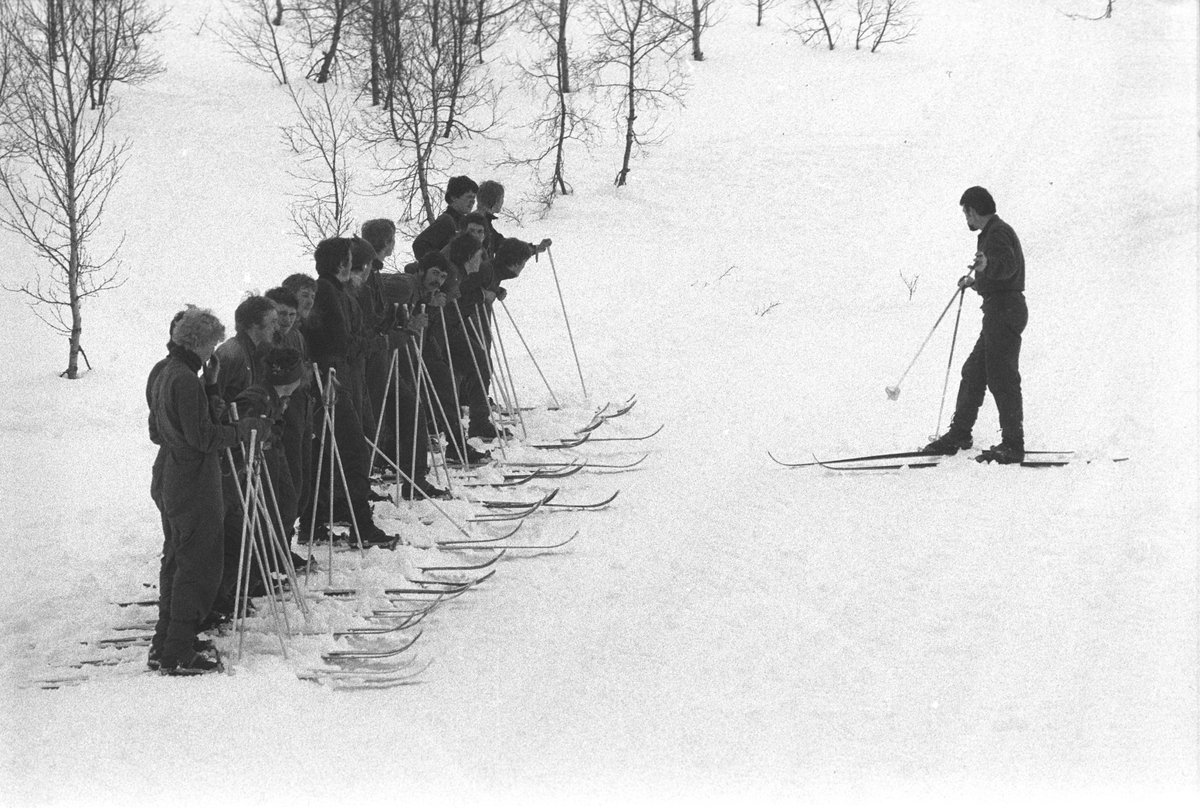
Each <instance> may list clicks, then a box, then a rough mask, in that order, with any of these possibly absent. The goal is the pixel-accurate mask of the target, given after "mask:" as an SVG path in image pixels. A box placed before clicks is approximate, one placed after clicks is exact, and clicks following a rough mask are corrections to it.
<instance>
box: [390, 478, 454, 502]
mask: <svg viewBox="0 0 1200 808" xmlns="http://www.w3.org/2000/svg"><path fill="white" fill-rule="evenodd" d="M400 496H401V497H403V498H404V499H408V500H414V499H450V492H449V491H447V490H446V489H444V488H438V487H437V486H436V485H434V484H433V483H431V482H429V481H428V480H422V479H420V478H418V480H417V484H416V486H415V487H414V486H411V485H409V484H408V483H405V484H404V485H402V486H401V487H400Z"/></svg>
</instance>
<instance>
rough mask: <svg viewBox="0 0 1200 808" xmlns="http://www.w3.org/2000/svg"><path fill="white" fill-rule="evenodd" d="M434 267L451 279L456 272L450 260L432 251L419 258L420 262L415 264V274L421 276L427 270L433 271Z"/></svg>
mask: <svg viewBox="0 0 1200 808" xmlns="http://www.w3.org/2000/svg"><path fill="white" fill-rule="evenodd" d="M468 257H470V256H468ZM434 267H437V268H438V269H440V270H441V271H442V272H445V273H446V274H447V275H449V276H450V277H451V278H453V277H454V274H455V271H456V270H455V269H454V264H451V263H450V259H449V258H447V257H446V256H444V255H442V254H441V253H440V252H438V251H437V250H434V251H433V252H427V253H425V254H424V255H423V256H421V260H420V261H418V262H417V273H418V274H422V275H423V274H425V272H426V271H427V270H430V269H433V268H434Z"/></svg>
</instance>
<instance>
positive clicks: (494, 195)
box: [475, 180, 504, 208]
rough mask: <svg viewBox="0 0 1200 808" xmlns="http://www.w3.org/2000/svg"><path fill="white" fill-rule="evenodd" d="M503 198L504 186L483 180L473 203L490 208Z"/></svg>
mask: <svg viewBox="0 0 1200 808" xmlns="http://www.w3.org/2000/svg"><path fill="white" fill-rule="evenodd" d="M503 198H504V186H503V185H501V184H500V183H498V182H496V181H495V180H484V181H483V182H481V183H480V184H479V192H478V193H477V194H476V195H475V201H476V202H478V203H479V204H480V205H484V206H486V207H489V208H490V207H491V206H492V205H494V204H496V203H497V202H499V201H500V200H501V199H503Z"/></svg>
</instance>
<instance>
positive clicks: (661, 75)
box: [591, 0, 688, 187]
mask: <svg viewBox="0 0 1200 808" xmlns="http://www.w3.org/2000/svg"><path fill="white" fill-rule="evenodd" d="M591 15H592V19H593V22H594V23H595V28H596V30H597V31H598V33H597V34H596V36H595V40H596V51H595V55H594V57H593V59H594V64H595V66H596V70H597V74H598V77H599V78H598V80H597V83H596V86H597V87H598V88H600V89H603V90H607V91H608V92H609V93H610V94H611V95H612V96H613V97H615V98H616V99H617V102H618V104H617V118H618V121H619V122H620V123H621V125H622V127H623V129H624V135H625V137H624V141H625V150H624V156H623V158H622V161H621V169H620V170H619V171H618V172H617V176H616V178H615V179H614V180H613V183H614V184H615V185H616V186H617V187H620V186H622V185H625V183H626V181H627V180H628V178H629V170H630V169H629V163H630V160H631V159H632V157H633V154H634V148H635V147H638V148H641V147H643V146H645V145H647V144H649V143H650V142H652V141H653V139H654V135H653V134H652V133H653V129H654V126H653V123H654V122H653V113H654V112H655V111H656V110H659V109H662V108H663V107H664V106H665V105H667V104H671V103H680V102H681V98H682V91H683V84H684V82H683V76H682V74H681V72H680V69H679V63H678V58H677V57H678V55H679V52H680V51H681V50H682V49H683V48H685V47H687V44H688V36H687V34H688V30H687V28H685V27H683V26H681V25H680V24H679V23H678V22H677V21H676V20H674V19H672V18H671V17H669V16H667V15H665V14H662V13H660V12H659V11H657V10H656V9H655V7H654V5H653V4H652V3H651V1H650V0H596V2H595V3H594V4H593V5H592V7H591ZM643 113H645V114H647V115H649V116H650V118H651V120H650V121H648V122H643V124H642V125H638V123H637V122H638V118H639V116H640V115H642V114H643Z"/></svg>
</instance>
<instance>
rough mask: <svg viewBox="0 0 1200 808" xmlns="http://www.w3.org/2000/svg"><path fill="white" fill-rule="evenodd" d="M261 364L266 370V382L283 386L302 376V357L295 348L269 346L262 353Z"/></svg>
mask: <svg viewBox="0 0 1200 808" xmlns="http://www.w3.org/2000/svg"><path fill="white" fill-rule="evenodd" d="M262 364H263V367H264V368H266V371H267V373H266V376H267V384H274V385H278V386H279V387H285V386H287V385H289V384H291V383H292V382H297V381H300V380H301V379H303V378H304V372H305V367H304V357H303V356H302V355H301V354H300V352H299V351H297V350H296V349H295V348H287V347H283V346H276V347H274V348H271V349H270V350H269V351H267V352H266V354H264V355H263V359H262Z"/></svg>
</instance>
